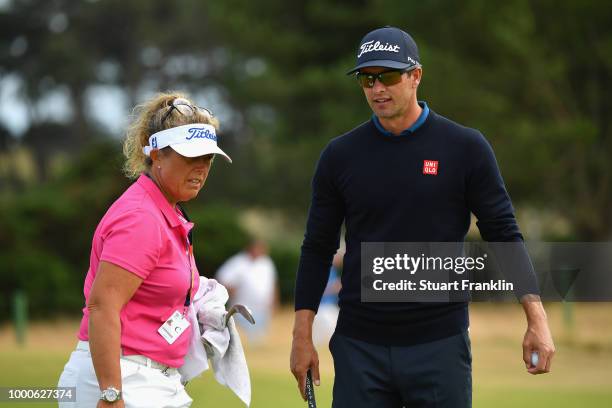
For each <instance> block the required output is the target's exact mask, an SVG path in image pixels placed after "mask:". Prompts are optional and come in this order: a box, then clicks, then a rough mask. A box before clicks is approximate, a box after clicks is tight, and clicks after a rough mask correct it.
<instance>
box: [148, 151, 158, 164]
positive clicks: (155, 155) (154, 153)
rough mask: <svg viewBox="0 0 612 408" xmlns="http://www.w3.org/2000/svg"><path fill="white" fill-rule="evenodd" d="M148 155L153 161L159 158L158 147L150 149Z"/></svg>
mask: <svg viewBox="0 0 612 408" xmlns="http://www.w3.org/2000/svg"><path fill="white" fill-rule="evenodd" d="M149 155H150V156H151V160H152V161H153V163H155V162H156V161H158V160H159V149H153V150H151V153H149Z"/></svg>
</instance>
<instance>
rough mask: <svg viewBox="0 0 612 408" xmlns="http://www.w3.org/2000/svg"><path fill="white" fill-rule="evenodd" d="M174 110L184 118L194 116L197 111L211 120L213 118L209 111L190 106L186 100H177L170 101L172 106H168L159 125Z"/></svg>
mask: <svg viewBox="0 0 612 408" xmlns="http://www.w3.org/2000/svg"><path fill="white" fill-rule="evenodd" d="M175 109H176V110H177V112H178V113H180V114H181V115H185V116H191V115H195V113H196V111H199V112H202V113H205V114H207V115H208V116H210V117H211V118H213V117H215V115H213V113H212V112H211V111H210V110H208V109H206V108H202V107H200V106H194V105H192V104H190V103H189V101H188V100H186V99H182V98H177V99H175V100H173V101H172V104H171V105H170V109H168V112H166V113H165V114H164V117H163V118H162V120H161V123H164V122H165V121H166V119H168V116H170V114H171V113H172V111H173V110H175Z"/></svg>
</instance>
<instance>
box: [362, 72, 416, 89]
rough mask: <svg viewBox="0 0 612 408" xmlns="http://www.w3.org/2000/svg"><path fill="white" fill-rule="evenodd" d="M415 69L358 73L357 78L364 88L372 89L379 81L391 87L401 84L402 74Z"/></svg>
mask: <svg viewBox="0 0 612 408" xmlns="http://www.w3.org/2000/svg"><path fill="white" fill-rule="evenodd" d="M413 69H414V68H411V69H403V70H398V69H394V70H391V71H383V72H379V73H378V74H370V73H367V72H358V73H357V74H356V75H355V76H356V77H357V81H358V82H359V85H361V86H362V87H363V88H372V87H373V86H374V83H375V82H376V80H377V79H378V81H379V82H380V83H381V84H383V85H384V86H391V85H395V84H397V83H399V82H400V81H401V80H402V74H404V73H405V72H410V71H412V70H413Z"/></svg>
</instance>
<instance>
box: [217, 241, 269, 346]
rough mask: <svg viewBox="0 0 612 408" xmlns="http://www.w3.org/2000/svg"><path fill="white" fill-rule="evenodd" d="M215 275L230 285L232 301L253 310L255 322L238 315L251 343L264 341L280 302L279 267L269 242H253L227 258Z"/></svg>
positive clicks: (226, 285)
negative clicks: (271, 253)
mask: <svg viewBox="0 0 612 408" xmlns="http://www.w3.org/2000/svg"><path fill="white" fill-rule="evenodd" d="M215 276H216V278H217V280H218V281H219V282H221V284H223V285H224V286H225V287H226V288H227V291H228V292H229V296H230V300H229V302H230V304H232V305H233V304H241V305H245V306H247V307H248V308H249V309H250V310H251V313H252V315H253V317H254V318H255V324H254V325H251V324H250V323H249V322H247V321H246V320H244V319H242V318H240V317H237V318H236V321H237V323H238V324H239V325H240V326H241V327H242V330H243V331H244V332H245V333H246V335H247V338H248V339H249V342H251V343H253V344H257V343H260V342H261V341H263V340H264V338H265V335H266V333H267V331H268V326H269V323H270V318H271V317H272V313H273V312H274V310H275V309H277V308H278V302H279V296H278V285H277V278H276V268H275V267H274V263H273V262H272V259H270V257H269V256H268V245H267V244H266V243H265V242H264V241H261V240H253V241H251V243H249V245H248V246H247V247H246V248H245V249H244V251H242V252H240V253H238V254H236V255H234V256H232V257H231V258H229V259H228V260H227V261H225V262H224V263H223V265H221V267H220V268H219V270H218V271H217V273H216V275H215ZM228 307H229V306H228Z"/></svg>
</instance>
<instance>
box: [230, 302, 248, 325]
mask: <svg viewBox="0 0 612 408" xmlns="http://www.w3.org/2000/svg"><path fill="white" fill-rule="evenodd" d="M236 312H238V313H240V314H241V315H242V317H244V318H245V319H246V321H247V322H249V323H251V324H255V319H254V318H253V315H252V314H251V311H250V310H249V308H248V307H246V306H245V305H239V304H236V305H233V306H232V307H230V310H228V311H227V313H226V314H225V318H224V322H225V326H227V322H228V321H229V318H230V317H232V316H233V315H234V314H236Z"/></svg>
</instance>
